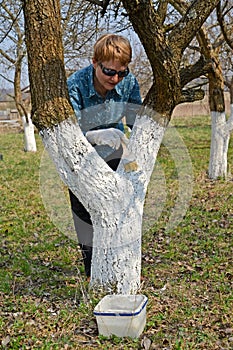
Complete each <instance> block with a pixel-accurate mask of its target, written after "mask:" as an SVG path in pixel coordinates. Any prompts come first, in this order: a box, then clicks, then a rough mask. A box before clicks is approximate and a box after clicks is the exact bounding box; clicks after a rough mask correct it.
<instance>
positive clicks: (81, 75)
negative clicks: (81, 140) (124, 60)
mask: <svg viewBox="0 0 233 350" xmlns="http://www.w3.org/2000/svg"><path fill="white" fill-rule="evenodd" d="M93 80H94V67H93V65H90V66H88V67H85V68H83V69H81V70H79V71H77V72H75V73H73V74H72V75H71V76H70V77H69V78H68V79H67V85H68V91H69V96H70V101H71V103H72V106H73V108H74V111H75V115H76V117H77V119H78V123H79V126H80V128H81V130H82V131H83V132H84V134H85V133H86V132H87V131H89V130H97V129H103V128H109V127H116V128H119V129H120V130H122V131H123V130H124V128H123V123H122V118H123V117H125V120H126V124H127V125H129V126H132V125H133V123H134V121H135V117H136V112H137V110H138V109H139V105H141V103H142V100H141V96H140V89H139V84H138V81H137V79H136V77H135V76H134V75H133V74H132V73H129V74H128V75H127V76H126V77H124V78H123V79H122V80H121V81H120V82H119V83H118V84H117V85H116V86H115V88H114V89H113V90H110V91H108V92H107V95H106V96H105V98H103V97H102V96H100V95H99V94H98V93H97V92H96V90H95V88H94V83H93ZM99 148H100V149H102V150H103V149H104V148H105V149H107V148H108V149H109V148H110V147H108V146H101V147H99ZM111 151H112V149H111ZM98 153H100V155H101V153H104V152H101V151H100V152H98ZM108 153H109V152H108ZM102 156H104V155H103V154H102Z"/></svg>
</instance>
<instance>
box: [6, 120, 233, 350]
mask: <svg viewBox="0 0 233 350" xmlns="http://www.w3.org/2000/svg"><path fill="white" fill-rule="evenodd" d="M173 125H174V126H175V127H176V130H177V131H178V133H179V135H180V136H181V137H182V139H183V142H184V144H185V145H186V147H187V149H188V151H189V155H190V158H191V162H192V171H193V176H194V178H193V192H192V196H191V198H190V203H189V206H188V207H187V210H186V212H185V215H184V217H183V218H182V220H180V222H179V224H178V225H176V226H175V227H173V228H172V229H167V223H168V221H169V217H170V216H171V212H172V208H173V207H174V204H175V202H176V198H177V191H178V188H179V172H177V169H176V164H175V161H174V159H172V157H171V154H170V153H171V152H170V149H168V148H167V147H165V145H162V146H161V149H160V152H159V156H158V162H157V163H158V164H159V167H160V170H159V171H160V174H163V175H162V177H163V178H164V182H163V186H165V187H163V191H162V192H160V191H159V189H160V187H161V186H160V187H159V186H158V184H157V181H158V176H157V175H156V174H158V173H157V172H156V171H155V172H154V173H153V174H152V179H151V183H150V186H149V191H148V194H147V199H146V205H145V214H144V229H143V260H142V274H143V276H144V280H143V283H142V290H141V292H142V293H143V294H145V295H147V296H148V299H149V303H148V306H147V324H146V327H145V330H144V332H143V334H142V335H141V337H140V338H139V339H135V340H132V339H130V338H123V339H121V338H117V337H114V336H113V337H111V338H109V339H108V338H105V337H102V336H99V335H98V332H97V328H96V323H95V318H94V317H93V308H94V306H95V305H96V303H97V301H98V298H97V297H96V296H94V295H92V294H90V293H89V291H88V285H87V283H86V282H85V279H84V278H83V276H84V275H83V267H82V261H81V255H80V251H79V249H78V247H77V243H76V242H75V241H74V240H71V239H69V238H68V237H67V236H66V235H64V234H63V233H62V232H60V231H59V230H58V228H57V227H56V226H55V225H54V224H53V223H52V222H51V221H50V218H49V216H48V214H47V211H46V210H45V208H44V205H43V202H42V197H41V194H40V190H39V181H40V178H39V177H40V171H39V169H40V162H41V155H42V153H43V146H42V144H41V141H40V139H39V137H38V136H37V146H38V151H37V152H36V153H33V154H32V153H25V152H24V151H23V135H22V134H10V133H7V134H0V144H1V149H0V153H1V154H2V155H3V160H2V161H0V170H1V171H0V177H1V184H0V187H1V200H0V206H1V217H0V222H1V228H0V233H1V249H0V339H1V346H2V349H43V350H46V349H49V350H51V349H52V350H54V349H59V350H60V349H92V348H93V349H94V348H96V349H143V348H146V346H147V345H146V342H150V349H160V350H161V349H164V350H165V349H166V350H169V349H172V350H180V349H182V350H186V349H192V350H193V349H198V350H200V349H203V350H207V349H208V350H214V349H216V350H219V349H224V350H225V349H232V348H233V326H232V276H233V272H232V253H233V252H232V231H233V209H232V208H233V186H232V178H231V177H229V179H228V180H223V179H219V180H218V181H210V180H209V179H208V177H207V175H206V170H207V168H208V161H209V148H210V120H209V118H208V117H200V118H198V117H192V118H179V119H178V118H176V119H175V120H174V121H173ZM228 161H229V165H230V167H232V164H233V152H232V142H231V145H230V147H229V155H228ZM164 192H166V193H165V195H164ZM161 202H162V203H163V205H162V206H161V207H159V205H160V203H161ZM155 212H156V214H155ZM147 348H148V347H147Z"/></svg>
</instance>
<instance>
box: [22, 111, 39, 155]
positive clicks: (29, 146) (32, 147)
mask: <svg viewBox="0 0 233 350" xmlns="http://www.w3.org/2000/svg"><path fill="white" fill-rule="evenodd" d="M22 122H23V130H24V150H25V152H36V151H37V148H36V139H35V130H34V125H33V124H32V120H31V117H30V114H28V115H27V118H26V117H25V116H23V117H22Z"/></svg>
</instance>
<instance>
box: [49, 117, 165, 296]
mask: <svg viewBox="0 0 233 350" xmlns="http://www.w3.org/2000/svg"><path fill="white" fill-rule="evenodd" d="M164 132H165V127H163V126H160V125H159V124H158V123H157V122H155V121H153V120H152V119H150V118H149V117H148V116H141V117H137V119H136V122H135V125H134V128H133V132H132V135H131V138H130V142H129V145H128V151H129V152H130V153H132V152H133V153H134V155H135V159H136V162H137V165H138V169H137V170H136V171H131V172H127V171H126V170H125V167H124V165H125V162H126V160H125V159H122V161H121V163H120V165H119V167H118V169H117V171H116V172H114V171H113V170H111V169H110V168H109V166H108V165H107V164H106V163H105V162H104V161H103V159H101V158H100V157H99V156H98V154H97V153H96V151H95V149H94V148H93V147H92V146H91V145H90V144H89V143H88V141H87V140H86V138H85V137H84V136H83V134H82V132H81V130H80V128H79V127H78V125H77V124H75V123H73V122H72V121H70V120H69V121H68V120H66V121H64V122H62V123H61V124H60V125H58V126H56V127H54V128H53V129H51V130H50V129H48V130H44V131H43V135H42V136H43V141H44V144H45V145H46V147H47V150H48V152H49V154H50V156H51V158H52V159H53V161H54V162H55V164H56V167H57V169H58V172H59V174H60V176H61V178H62V179H63V181H64V182H65V183H66V184H67V185H68V187H69V188H70V189H71V191H72V192H73V193H74V194H75V195H76V196H77V197H78V198H79V199H80V200H81V202H82V203H83V205H84V206H85V207H86V208H87V210H88V211H89V213H90V215H91V219H92V223H93V229H94V239H93V257H92V272H91V285H92V286H93V287H95V286H96V285H98V286H102V287H103V288H105V289H106V288H107V287H109V291H111V292H116V293H122V294H130V293H136V292H137V290H138V288H139V286H140V273H141V228H142V214H143V205H144V199H145V194H146V189H147V186H148V183H149V179H150V176H151V173H152V171H153V167H154V163H155V160H156V156H157V153H158V150H159V148H160V144H161V142H162V139H163V135H164Z"/></svg>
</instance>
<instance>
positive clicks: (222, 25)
mask: <svg viewBox="0 0 233 350" xmlns="http://www.w3.org/2000/svg"><path fill="white" fill-rule="evenodd" d="M217 17H218V22H219V25H220V28H221V31H222V34H223V37H224V39H225V41H226V43H227V45H229V47H230V48H231V49H232V50H233V40H232V39H231V38H230V37H229V34H231V33H232V27H231V28H230V29H229V30H228V29H227V28H226V25H225V23H224V14H223V12H222V8H221V2H219V4H218V6H217Z"/></svg>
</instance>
